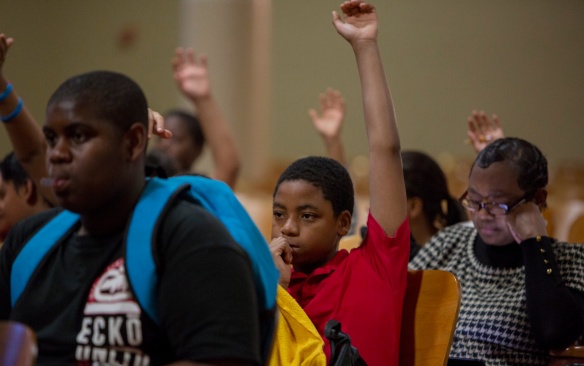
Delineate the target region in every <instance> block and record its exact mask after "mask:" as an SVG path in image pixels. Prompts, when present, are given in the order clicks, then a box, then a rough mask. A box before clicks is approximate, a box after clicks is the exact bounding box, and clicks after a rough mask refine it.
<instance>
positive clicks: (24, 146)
mask: <svg viewBox="0 0 584 366" xmlns="http://www.w3.org/2000/svg"><path fill="white" fill-rule="evenodd" d="M13 43H14V39H12V38H8V37H6V36H5V35H4V34H0V95H1V96H0V116H2V122H3V123H2V124H3V125H4V129H5V130H6V132H7V133H8V138H9V139H10V142H11V143H12V148H13V150H14V154H15V155H16V158H17V159H18V161H19V162H20V163H21V164H22V166H23V167H24V169H25V170H26V172H27V173H28V174H29V175H30V176H31V178H32V179H33V181H34V182H35V184H36V186H37V188H38V189H39V192H40V193H41V195H42V196H43V197H44V198H45V199H46V200H47V201H49V202H50V203H51V204H53V205H56V204H57V200H56V198H55V196H54V195H53V190H52V188H51V187H49V186H44V185H42V184H41V179H42V178H44V177H46V176H47V169H46V167H45V153H46V148H47V146H46V143H45V138H44V135H43V133H42V131H41V129H40V126H39V125H38V124H37V123H36V122H35V120H34V118H33V117H32V115H31V114H30V113H29V112H28V109H27V108H26V104H25V103H24V101H22V99H21V98H19V97H18V95H17V94H16V92H15V87H14V86H13V85H12V84H11V83H9V82H8V81H7V80H6V78H5V76H4V72H3V71H4V62H5V61H6V55H7V53H8V49H9V48H10V46H11V45H12V44H13Z"/></svg>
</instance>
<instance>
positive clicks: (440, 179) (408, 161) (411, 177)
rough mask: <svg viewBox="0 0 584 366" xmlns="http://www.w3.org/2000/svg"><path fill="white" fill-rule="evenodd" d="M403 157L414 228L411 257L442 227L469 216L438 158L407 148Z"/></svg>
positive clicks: (411, 225)
mask: <svg viewBox="0 0 584 366" xmlns="http://www.w3.org/2000/svg"><path fill="white" fill-rule="evenodd" d="M401 156H402V164H403V169H404V180H405V183H406V194H407V196H408V219H409V221H410V229H411V231H412V238H411V248H410V259H411V258H413V257H414V255H415V254H416V253H417V252H418V250H419V249H420V247H422V246H424V244H426V242H427V241H428V240H430V238H431V237H432V236H433V235H434V234H436V233H437V232H438V230H441V229H443V228H445V227H446V226H450V225H454V224H457V223H459V222H462V221H466V220H467V219H468V218H467V215H466V212H465V211H464V209H463V208H462V206H461V205H460V203H459V202H458V201H457V200H456V199H455V198H453V197H452V196H451V195H450V193H449V192H448V184H447V182H446V176H445V175H444V172H443V171H442V169H441V168H440V166H439V165H438V163H437V162H436V161H434V159H432V158H431V157H430V156H428V155H427V154H425V153H423V152H419V151H403V152H402V154H401Z"/></svg>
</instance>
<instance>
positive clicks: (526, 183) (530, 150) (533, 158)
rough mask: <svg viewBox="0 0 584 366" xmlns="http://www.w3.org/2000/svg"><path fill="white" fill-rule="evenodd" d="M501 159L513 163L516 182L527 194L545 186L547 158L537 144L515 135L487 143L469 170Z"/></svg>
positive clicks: (530, 194) (546, 182)
mask: <svg viewBox="0 0 584 366" xmlns="http://www.w3.org/2000/svg"><path fill="white" fill-rule="evenodd" d="M501 161H509V162H510V163H511V164H513V166H514V167H515V170H516V171H517V173H518V175H519V178H518V179H517V184H518V185H519V188H521V189H522V190H523V191H524V192H525V193H526V195H527V196H532V195H534V194H535V193H536V192H537V191H538V190H539V189H542V188H545V187H546V186H547V184H548V179H549V177H548V164H547V159H546V158H545V156H544V155H543V153H542V152H541V151H540V150H539V149H538V148H537V146H535V145H533V144H532V143H530V142H528V141H525V140H523V139H520V138H516V137H507V138H502V139H498V140H495V141H493V142H492V143H490V144H489V145H487V147H486V148H484V149H483V151H481V152H480V154H479V155H478V156H477V158H476V160H475V161H474V163H473V165H472V167H471V172H472V168H474V166H475V165H478V166H479V167H481V168H483V169H484V168H488V167H489V166H490V165H491V164H493V163H496V162H501Z"/></svg>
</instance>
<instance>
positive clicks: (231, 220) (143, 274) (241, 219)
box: [126, 176, 279, 360]
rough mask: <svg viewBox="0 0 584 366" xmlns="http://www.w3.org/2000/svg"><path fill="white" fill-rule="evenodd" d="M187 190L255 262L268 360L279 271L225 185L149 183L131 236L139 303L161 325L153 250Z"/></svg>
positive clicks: (196, 180)
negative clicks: (161, 225)
mask: <svg viewBox="0 0 584 366" xmlns="http://www.w3.org/2000/svg"><path fill="white" fill-rule="evenodd" d="M188 187H190V189H188ZM185 191H186V192H188V193H189V194H190V195H191V197H193V198H194V199H196V200H197V201H198V202H199V204H200V205H201V206H202V207H203V208H205V209H206V210H207V211H209V212H211V213H212V214H213V215H214V216H215V217H217V218H218V219H219V220H220V221H221V222H222V223H223V224H224V225H225V227H226V228H227V229H228V230H229V232H230V234H231V236H232V237H233V238H234V239H235V241H236V242H237V243H239V244H240V245H241V247H242V248H243V249H244V250H245V251H246V252H247V254H248V256H249V258H250V261H251V263H252V269H253V274H254V282H255V284H256V289H257V294H256V295H257V299H258V304H259V305H260V307H261V309H262V313H263V314H264V316H266V317H268V319H269V322H268V324H266V325H265V326H266V328H265V329H261V330H260V331H261V333H262V340H263V341H262V353H263V359H264V360H266V359H267V358H268V356H269V352H270V350H271V344H272V339H273V334H274V329H275V317H274V314H275V313H274V312H275V307H276V292H277V286H278V278H279V272H278V270H277V269H276V266H275V264H274V261H273V259H272V255H271V254H270V250H269V247H268V244H267V242H266V239H265V238H264V237H263V235H262V234H261V232H260V231H259V229H258V228H257V226H256V225H255V223H254V222H253V221H252V219H251V218H250V217H249V215H248V213H247V211H245V209H244V208H243V206H242V205H241V203H239V201H238V200H237V197H236V196H235V194H234V193H233V191H232V190H231V189H230V188H229V186H227V185H226V184H225V183H223V182H220V181H217V180H213V179H209V178H206V177H198V176H176V177H172V178H168V179H160V178H152V179H150V181H149V182H148V184H147V185H146V187H145V189H144V192H143V194H142V196H141V198H140V201H139V202H138V204H137V205H136V208H135V209H134V214H133V216H132V219H131V221H130V226H129V229H128V234H127V236H126V274H127V276H128V280H129V281H128V282H129V285H130V287H131V288H132V291H133V293H134V295H135V296H136V300H137V301H138V303H139V304H140V306H141V308H142V309H143V310H144V311H145V312H146V313H147V314H148V315H149V316H150V318H151V319H153V320H154V321H155V322H156V323H157V324H160V317H159V312H158V306H157V301H156V289H157V288H158V286H157V283H158V278H157V271H156V263H154V257H153V252H152V249H153V248H154V240H155V239H156V237H155V235H156V234H155V233H156V231H157V229H158V228H157V225H158V222H159V220H160V217H162V215H163V214H164V210H165V209H166V208H167V207H168V206H169V202H173V197H176V196H177V195H178V194H180V193H181V192H185ZM145 249H146V250H145Z"/></svg>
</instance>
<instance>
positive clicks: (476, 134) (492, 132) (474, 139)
mask: <svg viewBox="0 0 584 366" xmlns="http://www.w3.org/2000/svg"><path fill="white" fill-rule="evenodd" d="M467 122H468V131H467V132H466V134H467V136H468V141H469V144H472V146H473V148H474V149H475V151H476V152H477V154H478V153H480V152H481V151H482V150H483V149H484V148H485V147H487V145H488V144H490V143H491V142H493V141H495V140H497V139H502V138H503V137H505V134H503V128H501V121H499V117H497V115H496V114H493V121H492V122H491V120H489V117H487V114H486V113H485V112H484V111H480V112H477V111H472V115H470V116H469V117H468V120H467Z"/></svg>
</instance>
